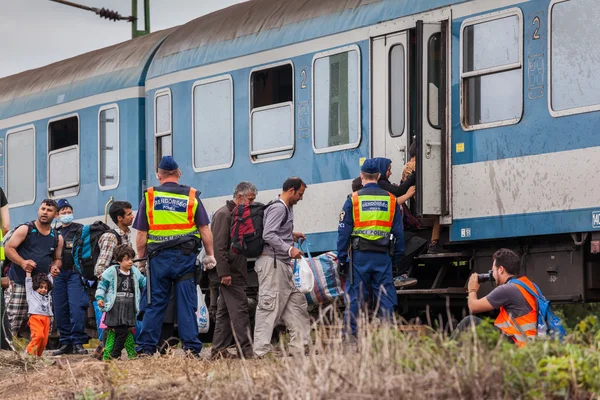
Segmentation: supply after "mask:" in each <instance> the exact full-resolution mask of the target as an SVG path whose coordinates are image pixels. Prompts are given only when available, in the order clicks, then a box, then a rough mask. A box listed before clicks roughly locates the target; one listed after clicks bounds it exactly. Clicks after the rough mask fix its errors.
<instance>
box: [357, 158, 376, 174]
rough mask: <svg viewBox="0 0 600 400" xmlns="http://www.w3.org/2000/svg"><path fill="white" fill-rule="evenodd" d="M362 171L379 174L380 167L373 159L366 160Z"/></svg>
mask: <svg viewBox="0 0 600 400" xmlns="http://www.w3.org/2000/svg"><path fill="white" fill-rule="evenodd" d="M360 170H361V171H362V172H364V173H367V174H377V173H379V166H378V165H377V161H375V160H374V159H372V158H369V159H368V160H365V162H364V163H363V165H362V167H360Z"/></svg>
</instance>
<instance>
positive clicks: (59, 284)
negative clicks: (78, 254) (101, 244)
mask: <svg viewBox="0 0 600 400" xmlns="http://www.w3.org/2000/svg"><path fill="white" fill-rule="evenodd" d="M52 301H53V303H54V317H55V318H56V327H57V329H58V333H60V345H61V346H64V345H74V344H84V343H87V342H88V340H89V337H88V335H87V333H85V319H86V314H87V310H88V307H89V298H88V293H87V289H86V288H85V287H84V286H83V284H82V282H81V277H80V276H79V274H78V273H77V272H76V271H74V270H72V269H70V270H69V269H61V271H60V274H59V275H58V276H57V277H56V278H54V289H53V290H52Z"/></svg>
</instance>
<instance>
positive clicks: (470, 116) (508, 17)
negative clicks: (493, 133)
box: [460, 9, 523, 130]
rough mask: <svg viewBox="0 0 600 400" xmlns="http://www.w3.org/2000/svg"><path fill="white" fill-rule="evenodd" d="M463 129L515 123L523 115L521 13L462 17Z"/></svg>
mask: <svg viewBox="0 0 600 400" xmlns="http://www.w3.org/2000/svg"><path fill="white" fill-rule="evenodd" d="M460 72H461V95H462V99H463V101H462V103H463V107H462V109H461V119H462V123H463V128H464V129H465V130H475V129H483V128H490V127H493V126H501V125H510V124H516V123H518V122H519V121H520V120H521V117H522V115H523V15H522V12H521V10H520V9H511V10H507V11H502V12H499V13H493V14H488V15H484V16H479V17H474V18H470V19H467V20H465V22H463V25H462V29H461V71H460Z"/></svg>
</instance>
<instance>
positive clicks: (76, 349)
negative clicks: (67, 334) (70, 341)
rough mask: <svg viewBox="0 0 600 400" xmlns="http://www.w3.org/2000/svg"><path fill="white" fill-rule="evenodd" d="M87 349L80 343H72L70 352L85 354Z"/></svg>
mask: <svg viewBox="0 0 600 400" xmlns="http://www.w3.org/2000/svg"><path fill="white" fill-rule="evenodd" d="M87 353H88V352H87V350H86V349H84V348H83V346H82V345H80V344H75V345H73V353H72V354H87Z"/></svg>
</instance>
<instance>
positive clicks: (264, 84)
mask: <svg viewBox="0 0 600 400" xmlns="http://www.w3.org/2000/svg"><path fill="white" fill-rule="evenodd" d="M293 152H294V71H293V66H292V64H291V63H289V62H286V63H285V64H279V65H273V66H268V67H264V68H260V69H256V70H253V71H252V72H251V73H250V157H251V159H252V160H253V161H261V160H265V159H281V158H289V157H291V156H292V153H293Z"/></svg>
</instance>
